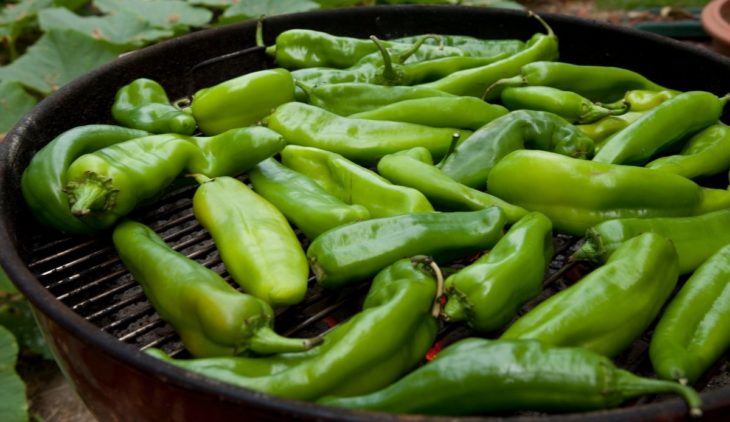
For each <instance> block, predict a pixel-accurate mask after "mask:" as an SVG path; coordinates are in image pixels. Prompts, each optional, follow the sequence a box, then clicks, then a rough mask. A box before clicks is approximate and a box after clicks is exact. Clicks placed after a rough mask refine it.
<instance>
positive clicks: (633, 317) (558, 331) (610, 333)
mask: <svg viewBox="0 0 730 422" xmlns="http://www.w3.org/2000/svg"><path fill="white" fill-rule="evenodd" d="M678 276H679V263H678V259H677V252H676V251H675V249H674V246H673V245H672V242H671V240H669V239H666V238H664V237H662V236H660V235H658V234H655V233H644V234H642V235H639V236H637V237H634V238H632V239H629V240H627V241H626V242H625V243H624V244H622V245H621V246H620V247H619V248H618V249H617V250H616V252H614V253H613V254H611V256H610V257H609V258H608V261H606V263H605V264H604V265H602V266H600V267H598V268H597V269H596V270H594V271H592V272H591V273H589V274H588V275H586V276H585V277H583V278H582V279H581V280H580V281H578V282H577V283H575V284H573V285H572V286H570V287H568V288H567V289H565V290H562V291H560V292H558V293H556V294H555V295H553V296H551V297H549V298H547V299H545V300H544V301H543V302H541V303H540V304H539V305H537V306H536V307H535V308H533V309H532V310H530V311H529V312H527V313H526V314H525V315H523V316H522V317H520V318H519V319H518V320H517V321H515V323H514V324H512V325H511V326H510V327H509V328H508V329H507V331H505V332H504V334H502V336H501V337H500V338H502V339H505V340H514V339H528V338H529V339H535V340H539V341H541V342H543V343H545V344H549V345H553V346H575V347H584V348H586V349H588V350H591V351H593V352H596V353H600V354H602V355H604V356H608V357H613V356H615V355H617V354H618V353H620V352H621V351H623V350H624V349H626V347H628V346H629V345H630V344H631V343H632V342H633V341H634V340H635V339H636V338H637V337H638V336H639V335H640V334H641V333H642V332H643V331H644V330H645V329H646V328H647V327H648V326H649V324H651V322H652V321H653V320H654V318H655V317H656V316H657V315H658V314H659V311H660V310H661V308H662V306H663V305H664V302H666V300H667V299H668V298H669V295H670V294H671V293H672V290H673V289H674V286H675V285H676V284H677V278H678Z"/></svg>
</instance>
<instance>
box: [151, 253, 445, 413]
mask: <svg viewBox="0 0 730 422" xmlns="http://www.w3.org/2000/svg"><path fill="white" fill-rule="evenodd" d="M421 267H422V264H419V263H417V262H412V261H411V260H410V259H404V260H400V261H398V262H396V263H394V264H393V265H390V266H389V267H388V268H385V269H384V270H383V271H381V272H380V273H378V275H377V276H376V277H375V279H374V280H373V283H372V286H371V287H370V291H369V292H368V295H367V297H366V298H365V303H364V304H363V310H362V311H361V312H359V313H357V314H356V315H354V316H353V317H352V318H350V319H349V320H347V321H346V322H344V323H342V324H341V325H338V326H337V327H335V328H334V329H333V330H332V331H330V332H328V333H327V334H325V335H324V336H323V340H324V342H323V344H322V345H321V346H319V347H317V348H315V349H312V350H310V351H308V352H303V353H297V354H289V355H281V356H277V357H272V358H258V359H253V358H230V357H229V358H216V359H192V360H177V359H172V358H169V357H167V356H166V355H165V354H164V352H161V351H154V352H153V353H154V355H155V356H157V357H159V358H162V359H164V360H165V361H167V362H169V363H171V364H173V365H176V366H180V367H182V368H186V369H188V370H191V371H193V372H196V373H199V374H201V375H205V376H209V377H211V378H214V379H217V380H220V381H223V382H227V383H230V384H234V385H238V386H241V387H246V388H251V389H253V390H257V391H261V392H265V393H269V394H273V395H276V396H279V397H287V398H293V399H300V400H315V399H317V398H319V397H321V396H324V395H327V394H337V395H354V394H365V393H368V392H371V391H375V390H377V389H379V388H383V387H384V386H386V385H388V384H390V383H392V382H393V381H395V380H396V379H398V378H399V377H401V376H402V375H403V374H404V373H406V372H407V371H408V370H410V369H412V368H413V367H414V366H416V364H418V362H419V361H420V360H421V359H422V358H423V356H424V354H425V353H426V352H427V350H428V348H429V347H430V346H431V344H432V342H433V340H434V338H435V336H436V321H435V319H434V318H433V317H432V316H431V314H430V312H431V306H432V304H433V301H434V295H435V292H436V283H435V280H434V278H433V276H432V275H430V274H428V273H426V272H425V271H424V270H423V269H422V268H421Z"/></svg>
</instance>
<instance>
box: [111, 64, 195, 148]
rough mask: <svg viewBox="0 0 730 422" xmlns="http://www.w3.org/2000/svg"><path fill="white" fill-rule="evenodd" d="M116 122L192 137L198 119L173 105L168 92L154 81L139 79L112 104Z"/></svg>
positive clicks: (137, 127) (119, 93)
mask: <svg viewBox="0 0 730 422" xmlns="http://www.w3.org/2000/svg"><path fill="white" fill-rule="evenodd" d="M112 116H113V117H114V120H116V121H117V122H119V123H121V124H123V125H124V126H127V127H131V128H134V129H141V130H146V131H148V132H150V133H179V134H181V135H192V134H193V132H195V128H196V125H197V124H196V122H195V118H194V117H193V116H191V115H190V114H188V113H186V112H184V111H182V110H180V109H178V108H177V107H175V106H173V105H172V104H170V99H169V98H168V97H167V93H166V92H165V89H164V88H163V87H162V85H160V84H159V83H157V82H155V81H153V80H152V79H147V78H139V79H135V80H134V81H132V82H131V83H129V84H128V85H125V86H123V87H121V88H120V89H119V90H118V91H117V94H116V96H115V98H114V104H113V105H112Z"/></svg>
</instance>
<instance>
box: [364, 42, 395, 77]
mask: <svg viewBox="0 0 730 422" xmlns="http://www.w3.org/2000/svg"><path fill="white" fill-rule="evenodd" d="M370 39H371V40H372V41H373V42H374V43H375V45H376V46H377V47H378V50H380V54H381V55H382V56H383V78H385V80H386V81H388V82H392V81H394V80H396V79H397V77H398V75H397V73H396V71H395V69H394V68H393V61H392V58H391V56H390V52H388V49H387V48H385V46H384V45H383V42H382V41H380V39H378V37H376V36H375V35H371V36H370Z"/></svg>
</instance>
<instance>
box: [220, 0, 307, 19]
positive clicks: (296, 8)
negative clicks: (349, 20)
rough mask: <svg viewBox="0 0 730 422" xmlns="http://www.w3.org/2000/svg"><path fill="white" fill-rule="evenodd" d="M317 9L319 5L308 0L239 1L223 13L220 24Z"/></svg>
mask: <svg viewBox="0 0 730 422" xmlns="http://www.w3.org/2000/svg"><path fill="white" fill-rule="evenodd" d="M319 8H320V6H319V4H317V3H315V2H312V1H309V0H241V1H240V2H239V3H236V4H234V5H233V6H231V7H229V8H228V10H226V11H225V13H223V16H221V18H220V22H221V23H231V22H238V21H243V20H247V19H255V18H258V17H260V16H273V15H280V14H283V13H296V12H306V11H308V10H314V9H319Z"/></svg>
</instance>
